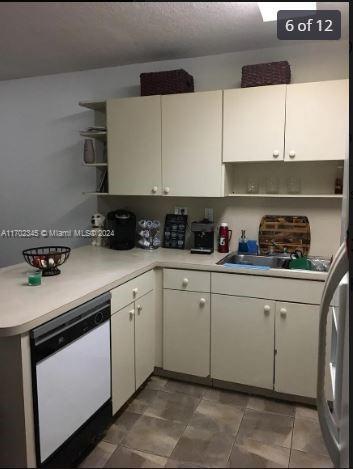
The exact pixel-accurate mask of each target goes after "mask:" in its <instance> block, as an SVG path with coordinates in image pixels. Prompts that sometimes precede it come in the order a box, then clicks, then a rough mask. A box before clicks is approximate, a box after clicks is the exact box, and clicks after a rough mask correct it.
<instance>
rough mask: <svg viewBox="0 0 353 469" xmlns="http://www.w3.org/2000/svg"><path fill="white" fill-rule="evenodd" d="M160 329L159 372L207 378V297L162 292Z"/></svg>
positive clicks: (186, 293)
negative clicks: (160, 360)
mask: <svg viewBox="0 0 353 469" xmlns="http://www.w3.org/2000/svg"><path fill="white" fill-rule="evenodd" d="M163 329H164V334H163V344H164V354H163V368H164V369H166V370H169V371H175V372H178V373H186V374H190V375H195V376H200V377H207V376H209V374H210V294H209V293H204V292H203V293H200V292H190V291H178V290H168V289H165V290H164V301H163Z"/></svg>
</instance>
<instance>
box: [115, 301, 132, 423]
mask: <svg viewBox="0 0 353 469" xmlns="http://www.w3.org/2000/svg"><path fill="white" fill-rule="evenodd" d="M134 348H135V344H134V304H133V303H131V304H130V305H128V306H126V307H125V308H123V309H121V310H120V311H118V312H117V313H115V314H114V315H113V316H112V318H111V350H112V401H113V414H115V413H116V412H117V411H118V410H119V409H120V407H121V406H122V405H123V404H125V402H126V401H127V400H128V399H129V397H130V396H132V395H133V393H134V392H135V350H134Z"/></svg>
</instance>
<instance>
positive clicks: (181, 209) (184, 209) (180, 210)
mask: <svg viewBox="0 0 353 469" xmlns="http://www.w3.org/2000/svg"><path fill="white" fill-rule="evenodd" d="M174 214H175V215H187V214H188V208H187V207H174Z"/></svg>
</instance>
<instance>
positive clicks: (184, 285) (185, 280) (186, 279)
mask: <svg viewBox="0 0 353 469" xmlns="http://www.w3.org/2000/svg"><path fill="white" fill-rule="evenodd" d="M188 283H189V279H188V278H183V287H187V286H188Z"/></svg>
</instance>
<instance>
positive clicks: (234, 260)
mask: <svg viewBox="0 0 353 469" xmlns="http://www.w3.org/2000/svg"><path fill="white" fill-rule="evenodd" d="M288 261H289V258H288V257H281V256H256V255H250V254H235V253H230V254H228V255H227V256H226V257H224V258H223V259H221V260H220V261H219V262H217V264H219V265H223V264H241V265H254V266H265V267H271V268H272V269H284V268H288Z"/></svg>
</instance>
